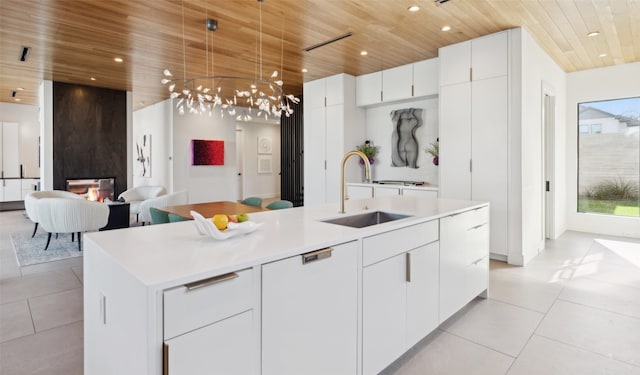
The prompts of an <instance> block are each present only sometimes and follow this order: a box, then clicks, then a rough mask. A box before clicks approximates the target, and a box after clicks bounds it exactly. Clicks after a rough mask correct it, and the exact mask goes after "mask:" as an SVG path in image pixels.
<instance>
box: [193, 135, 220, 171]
mask: <svg viewBox="0 0 640 375" xmlns="http://www.w3.org/2000/svg"><path fill="white" fill-rule="evenodd" d="M191 165H224V141H213V140H204V139H192V140H191Z"/></svg>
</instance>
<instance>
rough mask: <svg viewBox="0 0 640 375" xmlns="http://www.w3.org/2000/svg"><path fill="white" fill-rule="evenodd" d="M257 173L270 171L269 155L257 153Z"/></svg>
mask: <svg viewBox="0 0 640 375" xmlns="http://www.w3.org/2000/svg"><path fill="white" fill-rule="evenodd" d="M258 173H271V155H258Z"/></svg>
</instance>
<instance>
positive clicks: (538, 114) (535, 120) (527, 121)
mask: <svg viewBox="0 0 640 375" xmlns="http://www.w3.org/2000/svg"><path fill="white" fill-rule="evenodd" d="M517 31H519V32H520V33H521V39H520V41H521V43H522V44H521V69H522V70H521V81H520V84H521V89H520V100H521V108H520V111H521V112H520V118H521V120H520V139H521V142H520V144H521V150H520V158H521V171H520V182H521V187H520V188H521V222H522V224H521V225H522V227H521V228H522V229H521V235H522V238H521V241H522V244H521V249H522V250H521V251H522V253H521V254H511V253H510V254H509V258H510V259H509V261H510V263H512V257H513V258H515V259H517V258H518V257H519V256H520V257H522V259H523V264H526V262H527V261H528V260H530V259H531V258H532V257H534V256H535V255H537V254H538V252H539V251H541V250H542V249H543V248H544V238H545V230H544V218H543V215H544V181H545V177H544V160H545V159H544V157H545V152H544V139H543V135H544V130H543V124H544V122H543V116H542V115H543V105H544V103H543V98H544V91H547V92H551V93H553V94H554V95H555V97H556V112H555V122H556V127H555V133H554V138H555V140H556V143H555V151H556V155H557V157H556V159H555V163H554V165H555V171H554V172H555V175H554V178H553V180H554V181H553V182H554V185H555V187H556V189H555V198H556V199H555V202H556V210H555V212H554V213H552V214H551V215H552V216H553V222H554V227H555V230H554V233H555V235H556V236H558V235H560V234H561V233H562V232H563V231H564V227H565V224H564V223H565V217H564V215H563V212H565V209H564V196H563V192H564V186H565V184H566V182H565V169H566V167H565V163H564V160H563V156H564V147H563V144H564V143H563V141H564V137H565V136H564V127H563V123H564V119H565V118H566V112H565V108H566V106H565V100H566V99H565V98H566V90H565V87H566V74H565V73H564V71H563V70H562V69H561V68H560V67H559V66H558V65H557V64H556V63H555V62H554V61H553V60H552V59H551V58H550V57H549V56H548V55H547V54H546V53H545V52H544V51H543V50H542V48H540V46H538V44H537V43H536V42H535V41H534V40H533V38H532V37H531V36H530V35H529V33H528V32H527V31H526V30H524V29H519V30H516V32H517ZM516 35H517V34H516ZM513 177H517V176H512V178H513Z"/></svg>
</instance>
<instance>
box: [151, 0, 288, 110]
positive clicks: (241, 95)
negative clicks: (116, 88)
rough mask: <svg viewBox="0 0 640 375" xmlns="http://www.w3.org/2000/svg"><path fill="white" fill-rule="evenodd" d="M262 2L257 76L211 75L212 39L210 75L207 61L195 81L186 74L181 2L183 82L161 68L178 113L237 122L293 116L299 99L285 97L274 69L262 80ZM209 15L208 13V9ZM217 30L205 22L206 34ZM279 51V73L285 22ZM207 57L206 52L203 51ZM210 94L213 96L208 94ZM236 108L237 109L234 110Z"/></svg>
mask: <svg viewBox="0 0 640 375" xmlns="http://www.w3.org/2000/svg"><path fill="white" fill-rule="evenodd" d="M262 2H263V0H258V3H259V4H260V6H259V15H260V18H259V29H258V36H259V41H258V43H257V47H259V50H260V52H259V57H258V58H257V59H256V69H258V63H259V72H260V74H259V76H258V75H256V76H255V77H241V76H230V75H215V74H214V69H213V67H214V64H213V63H214V59H213V57H214V54H213V37H212V38H211V40H212V47H211V73H210V74H209V62H208V60H207V62H206V65H207V68H206V74H208V75H206V76H203V77H197V78H187V74H186V70H187V69H186V43H185V35H184V0H183V1H182V48H183V71H184V75H183V79H182V80H181V81H176V80H175V78H174V76H173V74H172V73H171V71H169V69H164V71H163V73H162V74H163V78H162V79H161V81H160V82H161V83H162V84H163V85H168V86H167V88H168V90H169V97H170V98H171V99H177V100H176V108H178V113H179V114H181V115H182V114H184V113H185V112H188V113H199V114H202V113H209V115H212V112H213V110H214V109H218V110H219V111H220V116H221V118H224V115H225V113H226V114H228V115H229V116H236V117H235V118H236V120H238V121H251V120H252V119H253V117H252V115H251V114H252V111H253V110H256V111H257V116H258V117H262V116H264V118H265V119H268V118H269V116H275V117H278V118H279V117H281V116H282V115H283V114H284V115H285V116H286V117H289V116H291V115H292V114H293V108H292V105H291V104H292V103H293V104H298V103H300V99H299V98H297V97H296V96H294V95H292V94H284V93H283V89H282V87H283V86H284V82H283V80H282V78H280V79H278V78H279V73H278V71H277V70H274V71H273V73H272V74H271V77H270V80H265V79H263V78H262ZM207 12H208V10H207ZM217 29H218V23H217V21H216V20H213V19H209V18H207V19H206V30H207V31H206V32H213V31H215V30H217ZM281 43H282V45H281V48H282V51H281V62H280V69H281V70H282V60H283V57H284V20H283V23H282V41H281ZM206 45H207V49H208V45H209V42H208V34H206ZM205 56H207V58H208V53H207V52H205ZM210 92H213V93H214V94H213V95H212V94H210ZM237 107H238V109H237V110H236V108H237Z"/></svg>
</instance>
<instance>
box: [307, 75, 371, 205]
mask: <svg viewBox="0 0 640 375" xmlns="http://www.w3.org/2000/svg"><path fill="white" fill-rule="evenodd" d="M364 119H365V113H364V109H362V108H358V107H356V102H355V77H353V76H350V75H347V74H338V75H335V76H331V77H327V78H322V79H319V80H315V81H310V82H306V83H305V84H304V170H305V174H304V205H305V206H308V205H316V204H325V203H337V202H339V200H340V169H341V162H342V157H343V156H344V154H345V153H347V152H348V151H351V150H354V149H355V148H356V146H357V145H359V144H362V143H363V142H364V141H365V121H364ZM360 176H361V170H360V166H359V164H358V163H357V162H356V161H355V159H354V160H350V161H349V162H348V163H347V169H346V172H345V180H346V181H349V182H359V181H360V179H361V177H360Z"/></svg>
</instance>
